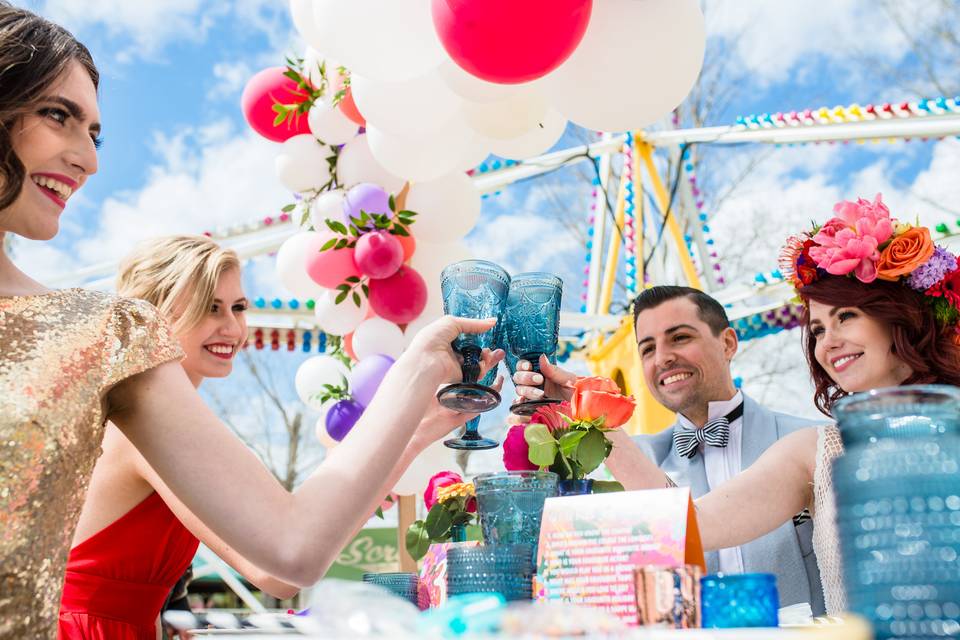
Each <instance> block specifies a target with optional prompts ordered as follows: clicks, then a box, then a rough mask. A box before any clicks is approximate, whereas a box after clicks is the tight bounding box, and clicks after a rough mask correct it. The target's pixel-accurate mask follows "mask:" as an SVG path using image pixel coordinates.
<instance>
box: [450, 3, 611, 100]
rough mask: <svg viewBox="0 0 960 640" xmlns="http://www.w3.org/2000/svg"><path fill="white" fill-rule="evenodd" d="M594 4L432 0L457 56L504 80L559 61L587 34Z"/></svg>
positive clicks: (465, 65) (479, 73) (527, 76)
mask: <svg viewBox="0 0 960 640" xmlns="http://www.w3.org/2000/svg"><path fill="white" fill-rule="evenodd" d="M592 8H593V0H523V2H518V1H517V0H432V12H433V26H434V28H435V29H436V31H437V35H438V36H439V37H440V42H441V43H443V47H444V49H446V50H447V53H448V54H450V57H451V58H453V61H454V62H456V63H457V64H458V65H459V66H460V67H461V68H462V69H463V70H464V71H466V72H467V73H471V74H473V75H474V76H476V77H478V78H481V79H483V80H487V81H488V82H496V83H499V84H518V83H521V82H529V81H530V80H536V79H537V78H540V77H542V76H545V75H547V74H548V73H550V72H551V71H553V70H554V69H556V68H557V67H559V66H560V65H561V64H562V63H563V61H564V60H566V59H567V58H569V57H570V54H571V53H573V51H574V49H576V48H577V45H578V44H580V40H582V39H583V34H584V33H586V31H587V23H589V22H590V11H591V9H592ZM497 43H509V46H504V45H502V44H497Z"/></svg>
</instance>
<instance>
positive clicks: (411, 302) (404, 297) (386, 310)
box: [369, 266, 427, 324]
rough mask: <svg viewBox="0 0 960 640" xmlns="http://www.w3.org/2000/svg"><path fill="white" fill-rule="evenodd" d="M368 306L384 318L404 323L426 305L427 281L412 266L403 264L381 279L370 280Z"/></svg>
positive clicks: (412, 319) (420, 311)
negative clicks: (387, 276)
mask: <svg viewBox="0 0 960 640" xmlns="http://www.w3.org/2000/svg"><path fill="white" fill-rule="evenodd" d="M369 299H370V308H371V309H373V310H374V311H376V312H377V315H378V316H380V317H381V318H383V319H384V320H389V321H390V322H393V323H396V324H406V323H408V322H413V321H414V320H416V319H417V318H418V317H419V316H420V314H421V313H423V310H424V308H425V307H426V306H427V283H425V282H424V281H423V278H422V277H420V274H419V273H417V272H416V271H415V270H414V269H413V268H411V267H407V266H403V267H400V269H399V270H398V271H397V272H396V273H395V274H393V275H392V276H390V277H389V278H384V279H383V280H371V281H370V296H369Z"/></svg>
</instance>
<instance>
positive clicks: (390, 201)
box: [387, 194, 397, 213]
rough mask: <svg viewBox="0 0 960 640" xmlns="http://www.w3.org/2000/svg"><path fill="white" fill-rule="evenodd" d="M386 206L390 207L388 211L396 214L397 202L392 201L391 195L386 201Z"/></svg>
mask: <svg viewBox="0 0 960 640" xmlns="http://www.w3.org/2000/svg"><path fill="white" fill-rule="evenodd" d="M387 204H388V205H390V211H393V212H394V213H396V212H397V201H396V200H394V199H393V194H391V195H390V199H389V200H387Z"/></svg>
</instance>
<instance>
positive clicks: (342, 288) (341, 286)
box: [337, 284, 350, 291]
mask: <svg viewBox="0 0 960 640" xmlns="http://www.w3.org/2000/svg"><path fill="white" fill-rule="evenodd" d="M349 290H350V285H348V284H338V285H337V291H349Z"/></svg>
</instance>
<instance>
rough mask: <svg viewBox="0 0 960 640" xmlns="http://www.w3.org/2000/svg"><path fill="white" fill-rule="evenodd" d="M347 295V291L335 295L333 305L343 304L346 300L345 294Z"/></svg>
mask: <svg viewBox="0 0 960 640" xmlns="http://www.w3.org/2000/svg"><path fill="white" fill-rule="evenodd" d="M348 293H349V291H341V292H340V293H338V294H337V298H336V300H334V301H333V303H334V304H340V303H341V302H343V301H344V300H346V299H347V294H348Z"/></svg>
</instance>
